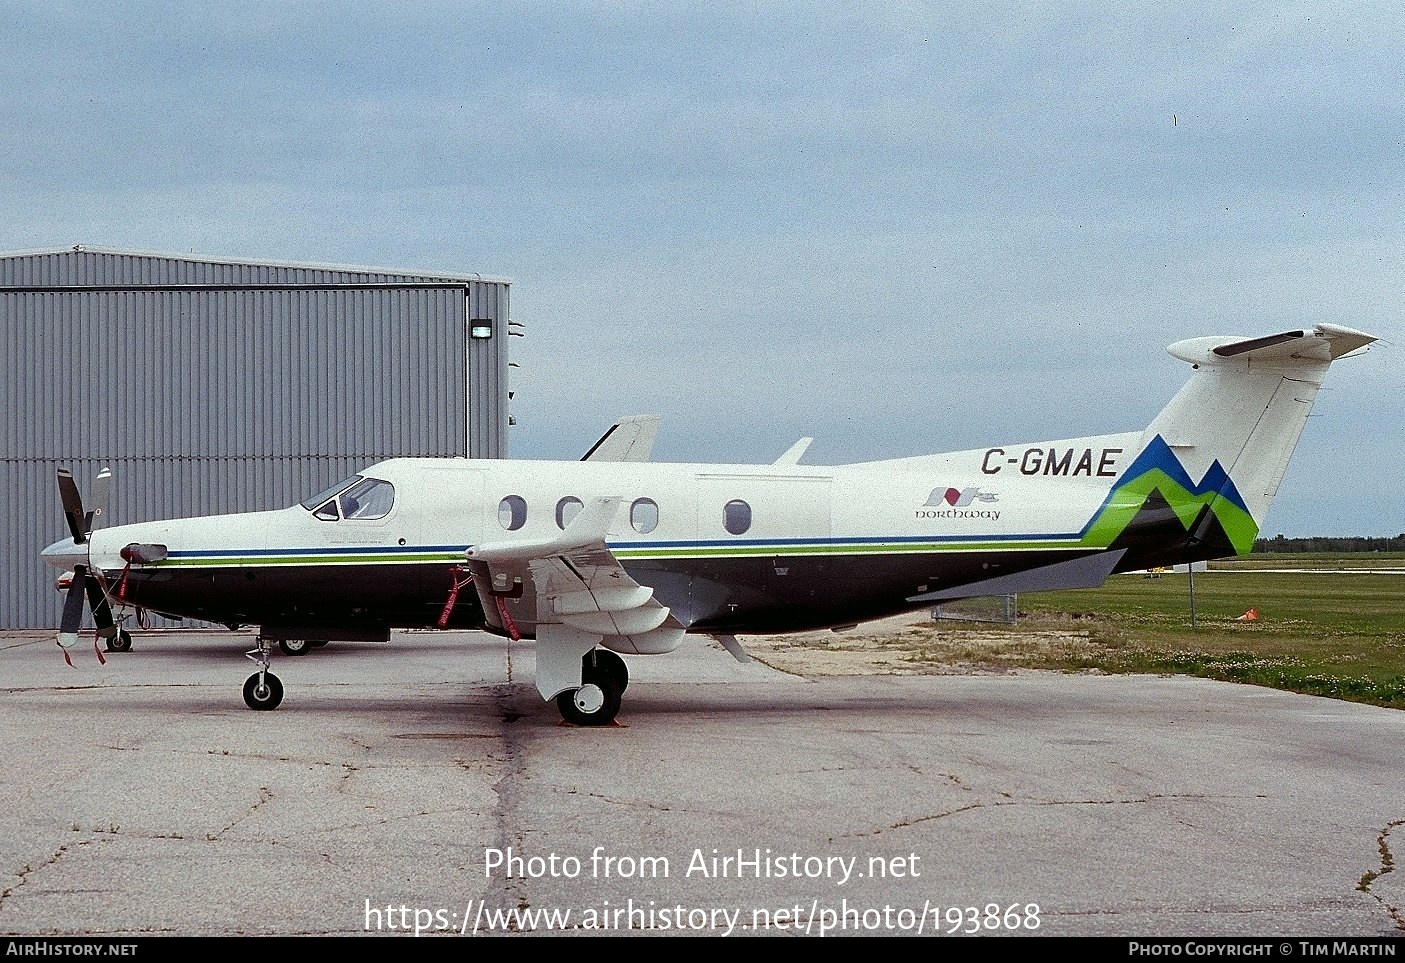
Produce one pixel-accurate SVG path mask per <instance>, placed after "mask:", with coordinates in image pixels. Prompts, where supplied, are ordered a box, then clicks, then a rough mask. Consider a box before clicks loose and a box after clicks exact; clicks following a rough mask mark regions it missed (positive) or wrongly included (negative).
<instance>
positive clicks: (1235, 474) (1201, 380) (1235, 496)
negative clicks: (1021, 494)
mask: <svg viewBox="0 0 1405 963" xmlns="http://www.w3.org/2000/svg"><path fill="white" fill-rule="evenodd" d="M1375 340H1376V339H1375V338H1374V337H1373V336H1371V335H1369V334H1365V333H1363V332H1361V331H1354V330H1352V329H1350V328H1343V327H1337V326H1335V325H1328V324H1320V325H1317V326H1316V327H1314V328H1311V329H1309V330H1303V331H1285V332H1283V333H1282V334H1274V335H1269V336H1268V337H1263V338H1248V339H1245V338H1233V337H1210V338H1192V339H1190V340H1187V341H1179V342H1177V343H1176V344H1173V345H1171V346H1170V348H1168V349H1167V350H1169V351H1170V353H1171V354H1172V355H1173V356H1174V357H1176V358H1179V359H1181V360H1182V361H1186V362H1189V363H1190V365H1191V366H1192V367H1193V368H1194V369H1195V370H1194V373H1193V374H1192V375H1191V378H1190V380H1189V381H1188V382H1187V383H1186V385H1185V387H1183V388H1182V389H1181V390H1180V392H1179V393H1177V395H1176V396H1175V397H1174V398H1173V399H1171V402H1170V404H1168V405H1167V406H1166V407H1165V409H1164V410H1162V412H1161V414H1160V415H1158V416H1157V417H1156V420H1154V421H1153V422H1152V423H1151V425H1150V426H1149V427H1148V428H1147V429H1146V431H1145V432H1144V433H1143V435H1142V439H1141V443H1140V445H1139V453H1138V455H1137V456H1136V458H1135V459H1133V461H1132V463H1131V464H1130V465H1129V466H1128V468H1127V469H1126V471H1124V472H1123V473H1122V474H1121V476H1120V477H1119V478H1118V481H1117V482H1116V484H1115V485H1114V486H1113V489H1112V492H1111V493H1110V494H1109V496H1108V498H1107V501H1106V502H1105V503H1104V504H1103V506H1102V508H1101V509H1100V510H1099V512H1098V514H1097V515H1096V517H1095V518H1094V519H1093V522H1092V524H1091V525H1090V526H1089V529H1088V530H1087V531H1086V532H1085V536H1084V537H1085V540H1086V541H1087V542H1088V543H1091V544H1097V545H1102V546H1106V547H1107V548H1113V549H1117V548H1125V549H1126V550H1127V551H1126V554H1125V555H1124V556H1123V557H1122V559H1121V561H1120V562H1119V564H1118V565H1117V569H1118V570H1119V571H1127V570H1131V569H1140V568H1147V567H1151V566H1157V565H1172V564H1176V563H1183V562H1193V561H1200V560H1202V559H1208V558H1220V557H1224V556H1228V555H1245V554H1248V553H1249V551H1250V550H1251V549H1252V548H1253V547H1254V539H1255V538H1256V537H1257V536H1258V533H1259V528H1260V526H1261V525H1262V523H1263V520H1264V516H1265V514H1266V513H1267V512H1268V508H1269V505H1270V503H1272V501H1273V496H1274V495H1275V494H1276V493H1277V491H1278V485H1279V483H1280V482H1281V481H1282V480H1283V474H1284V472H1285V471H1286V470H1287V467H1288V459H1289V458H1290V457H1291V456H1292V454H1293V449H1294V448H1295V447H1296V446H1297V443H1298V436H1299V435H1301V434H1302V430H1303V425H1304V424H1305V423H1306V422H1307V416H1308V413H1309V412H1310V411H1311V410H1312V403H1313V401H1314V399H1315V398H1316V397H1317V389H1318V388H1319V387H1321V385H1322V379H1323V377H1324V376H1325V375H1326V373H1327V368H1328V367H1329V366H1330V365H1331V363H1332V362H1333V361H1335V360H1336V359H1338V358H1340V357H1342V356H1344V355H1346V354H1349V353H1350V352H1353V351H1356V350H1357V349H1359V348H1362V347H1364V346H1365V345H1368V344H1370V343H1371V342H1372V341H1375Z"/></svg>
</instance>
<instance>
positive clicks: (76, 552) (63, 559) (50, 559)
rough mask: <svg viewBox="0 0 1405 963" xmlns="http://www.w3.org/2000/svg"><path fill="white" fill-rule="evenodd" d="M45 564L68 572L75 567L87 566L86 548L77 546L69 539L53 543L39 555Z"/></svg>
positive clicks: (85, 546)
mask: <svg viewBox="0 0 1405 963" xmlns="http://www.w3.org/2000/svg"><path fill="white" fill-rule="evenodd" d="M39 557H40V558H42V559H43V560H44V561H45V562H46V563H47V564H49V565H52V566H53V567H54V568H57V569H62V570H64V571H68V570H70V569H72V568H73V566H75V565H87V564H88V546H87V545H79V544H78V543H77V542H75V541H74V540H73V539H71V538H66V539H64V540H62V541H59V542H55V543H54V544H52V545H50V546H49V547H48V548H46V549H44V551H42V552H40V553H39Z"/></svg>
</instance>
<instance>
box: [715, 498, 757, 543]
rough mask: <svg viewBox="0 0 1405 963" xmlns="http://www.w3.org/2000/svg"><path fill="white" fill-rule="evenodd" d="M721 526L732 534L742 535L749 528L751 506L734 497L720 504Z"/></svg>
mask: <svg viewBox="0 0 1405 963" xmlns="http://www.w3.org/2000/svg"><path fill="white" fill-rule="evenodd" d="M722 527H723V528H725V529H726V530H727V531H728V532H730V533H731V534H733V535H744V534H746V531H747V529H749V528H751V506H750V505H748V504H747V503H746V502H744V501H742V500H741V499H740V498H734V499H732V500H731V501H730V502H728V503H727V504H726V505H723V506H722Z"/></svg>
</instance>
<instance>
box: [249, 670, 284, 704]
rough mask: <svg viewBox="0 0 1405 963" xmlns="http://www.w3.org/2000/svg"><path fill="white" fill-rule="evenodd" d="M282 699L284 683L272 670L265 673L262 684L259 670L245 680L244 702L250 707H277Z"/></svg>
mask: <svg viewBox="0 0 1405 963" xmlns="http://www.w3.org/2000/svg"><path fill="white" fill-rule="evenodd" d="M282 701H283V683H281V682H279V681H278V676H276V675H274V674H273V673H272V672H265V673H264V674H263V682H262V684H260V682H259V674H258V673H257V672H255V673H254V674H253V675H251V676H249V678H248V679H246V680H245V681H244V704H245V705H246V706H248V707H249V708H250V709H263V710H266V709H277V708H278V703H280V702H282Z"/></svg>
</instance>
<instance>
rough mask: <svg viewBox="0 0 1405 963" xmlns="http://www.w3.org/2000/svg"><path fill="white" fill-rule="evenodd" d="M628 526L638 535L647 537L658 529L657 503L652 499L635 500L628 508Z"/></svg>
mask: <svg viewBox="0 0 1405 963" xmlns="http://www.w3.org/2000/svg"><path fill="white" fill-rule="evenodd" d="M629 524H630V525H632V526H633V527H634V530H635V531H636V532H638V533H639V534H640V535H648V534H649V533H650V532H652V531H653V530H654V529H656V528H658V527H659V503H658V502H656V501H654V500H653V499H652V498H636V499H635V500H634V504H632V505H630V506H629Z"/></svg>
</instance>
